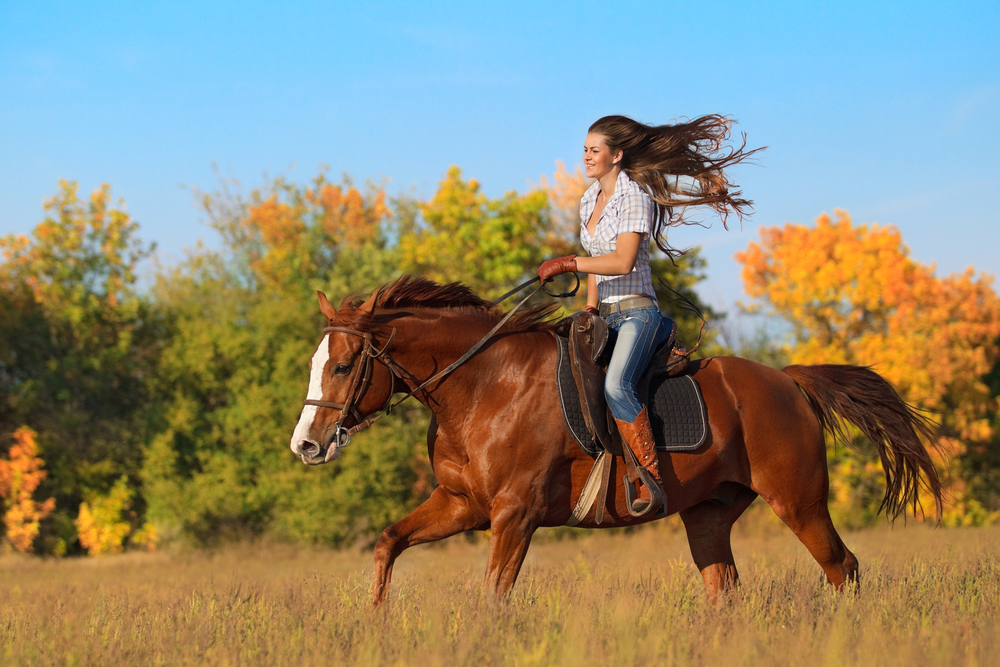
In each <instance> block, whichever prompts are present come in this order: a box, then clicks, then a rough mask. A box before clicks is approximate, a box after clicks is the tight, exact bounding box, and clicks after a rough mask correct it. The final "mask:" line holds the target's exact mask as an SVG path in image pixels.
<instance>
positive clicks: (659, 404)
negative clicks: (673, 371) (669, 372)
mask: <svg viewBox="0 0 1000 667" xmlns="http://www.w3.org/2000/svg"><path fill="white" fill-rule="evenodd" d="M646 405H647V406H648V409H649V424H650V426H652V427H653V437H654V438H655V440H656V448H657V449H658V450H660V451H666V452H684V451H690V450H692V449H697V448H699V447H701V446H702V444H704V442H705V438H707V437H708V419H707V418H706V415H705V401H704V400H703V399H702V397H701V388H700V387H698V383H697V382H695V381H694V378H692V377H691V376H690V375H681V376H680V377H675V378H668V377H667V376H665V375H660V376H657V377H654V378H653V379H652V381H651V382H650V383H649V398H648V400H647V402H646Z"/></svg>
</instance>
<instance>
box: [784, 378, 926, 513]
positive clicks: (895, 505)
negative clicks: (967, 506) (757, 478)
mask: <svg viewBox="0 0 1000 667" xmlns="http://www.w3.org/2000/svg"><path fill="white" fill-rule="evenodd" d="M783 371H784V373H786V374H787V375H788V376H789V377H791V378H792V379H793V380H794V381H795V383H796V384H798V385H799V387H800V388H801V389H802V391H803V392H805V395H806V398H807V399H809V404H810V405H811V406H812V409H813V412H814V413H816V418H817V419H818V420H819V423H820V426H821V427H822V428H823V429H824V430H826V431H829V432H830V434H831V435H833V436H834V438H836V439H838V440H840V441H841V442H844V443H846V444H847V445H848V446H852V443H851V439H850V438H848V437H847V434H846V430H845V427H844V422H845V421H846V422H849V423H851V424H853V425H854V426H856V427H857V428H858V429H859V430H860V431H861V432H862V433H864V434H865V435H866V436H867V437H868V439H869V440H871V441H872V443H873V444H874V445H875V448H876V449H877V450H878V455H879V458H880V459H882V469H883V471H884V472H885V497H884V498H883V499H882V504H881V505H880V506H879V511H880V512H881V511H882V510H883V509H884V510H885V511H886V515H887V516H889V517H890V518H891V519H895V518H896V517H898V516H899V515H900V514H902V513H903V512H904V511H906V508H907V506H908V505H912V507H913V512H914V514H916V511H917V506H918V505H919V504H920V501H919V492H920V486H921V485H923V486H924V487H925V488H926V489H927V490H929V491H930V492H931V493H932V494H933V496H934V505H935V514H936V517H937V520H938V522H939V523H940V521H941V481H940V480H939V479H938V474H937V471H936V470H935V469H934V464H933V462H932V461H931V458H930V456H929V455H928V454H927V450H926V449H925V448H924V445H923V443H921V442H920V438H919V437H918V434H919V435H923V436H924V437H925V438H927V440H928V441H930V442H933V441H934V439H935V433H934V428H933V426H934V424H933V422H931V421H930V420H929V419H928V418H927V417H925V416H923V415H921V414H919V413H918V412H917V411H916V410H914V408H913V407H912V406H910V405H908V404H907V403H906V401H904V400H903V399H902V397H901V396H900V395H899V394H898V393H896V390H895V389H893V387H892V385H891V384H889V382H888V381H887V380H886V379H885V378H883V377H882V376H881V375H879V374H878V373H876V372H875V371H873V370H871V369H870V368H865V367H861V366H846V365H836V364H822V365H817V366H788V367H787V368H785V369H783ZM921 473H923V476H922V477H921Z"/></svg>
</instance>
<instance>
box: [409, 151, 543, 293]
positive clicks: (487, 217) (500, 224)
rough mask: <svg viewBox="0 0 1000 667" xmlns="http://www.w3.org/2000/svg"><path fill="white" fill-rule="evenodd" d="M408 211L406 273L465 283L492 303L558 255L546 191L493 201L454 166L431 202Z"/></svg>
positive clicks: (474, 182)
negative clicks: (551, 239) (549, 237)
mask: <svg viewBox="0 0 1000 667" xmlns="http://www.w3.org/2000/svg"><path fill="white" fill-rule="evenodd" d="M407 211H408V212H409V215H408V216H407V217H405V218H404V219H402V220H401V221H400V222H401V224H400V238H399V251H400V268H401V269H402V270H403V271H404V272H407V273H415V274H419V275H423V276H427V277H428V278H431V279H433V280H437V281H439V282H452V281H461V282H464V283H466V284H467V285H469V286H470V287H472V288H473V289H474V290H475V291H476V292H478V293H479V294H481V295H483V296H485V297H487V298H493V297H497V296H499V295H500V294H502V293H504V292H506V291H507V290H508V289H510V288H511V287H513V286H514V285H516V284H517V283H519V282H521V281H523V280H524V279H525V278H526V277H528V276H530V275H531V274H532V273H534V271H535V270H536V269H537V268H538V265H539V264H541V263H542V262H543V261H544V260H545V259H547V258H549V257H550V256H552V255H553V248H552V247H550V246H549V245H548V244H547V243H546V230H547V229H548V228H549V209H548V199H547V196H546V194H545V192H544V191H542V190H532V191H531V192H528V193H527V194H524V195H519V194H517V193H515V192H508V193H507V194H505V195H504V196H503V197H501V198H499V199H490V198H489V197H487V196H486V195H485V194H483V193H482V191H481V187H480V184H479V182H478V181H476V180H475V179H469V180H464V179H463V178H462V172H461V170H460V169H459V168H458V167H454V166H453V167H451V168H449V169H448V173H447V174H446V175H445V178H444V180H442V181H441V183H440V184H439V185H438V190H437V192H435V193H434V196H433V197H432V198H431V199H430V201H428V202H426V203H421V204H419V205H417V206H410V207H409V208H408V209H407ZM558 247H560V248H562V247H563V246H558Z"/></svg>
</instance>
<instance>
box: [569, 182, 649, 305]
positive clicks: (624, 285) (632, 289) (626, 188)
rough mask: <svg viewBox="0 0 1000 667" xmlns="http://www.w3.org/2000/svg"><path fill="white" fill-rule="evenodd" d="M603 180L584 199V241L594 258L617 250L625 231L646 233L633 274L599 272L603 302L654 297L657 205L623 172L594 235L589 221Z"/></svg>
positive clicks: (594, 185) (581, 203) (581, 229)
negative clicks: (651, 246)
mask: <svg viewBox="0 0 1000 667" xmlns="http://www.w3.org/2000/svg"><path fill="white" fill-rule="evenodd" d="M600 191H601V183H600V181H598V182H596V183H594V184H593V185H591V186H590V188H588V189H587V192H585V193H584V195H583V198H582V199H581V200H580V241H581V242H582V243H583V247H584V248H585V249H586V250H587V253H589V254H590V256H591V257H599V256H600V255H607V254H608V253H612V252H614V251H615V247H616V244H617V241H618V235H619V234H622V233H624V232H638V233H640V234H642V240H641V241H640V242H639V255H638V256H637V257H636V258H635V266H634V267H633V268H632V272H631V273H627V274H625V275H624V276H602V275H597V276H596V278H597V297H598V299H600V301H601V302H603V303H614V302H615V301H621V300H622V299H625V298H627V297H630V296H633V295H636V294H645V295H647V296H654V295H655V292H654V291H653V276H652V274H651V273H650V271H649V235H650V233H651V229H652V225H653V216H654V215H655V213H656V208H655V207H654V205H653V200H652V199H650V197H649V195H647V194H646V192H645V191H644V190H643V189H642V188H641V187H639V184H638V183H636V182H635V181H633V180H632V179H631V178H629V177H628V175H627V174H626V173H625V172H624V171H622V172H619V174H618V180H617V181H615V191H614V194H612V195H611V199H609V200H608V203H607V205H606V206H605V207H604V211H603V212H602V213H601V219H600V220H598V221H597V228H596V229H595V230H594V232H595V233H594V236H591V235H590V232H589V231H588V230H587V221H588V220H590V214H591V213H593V211H594V207H595V206H596V205H597V195H598V193H600Z"/></svg>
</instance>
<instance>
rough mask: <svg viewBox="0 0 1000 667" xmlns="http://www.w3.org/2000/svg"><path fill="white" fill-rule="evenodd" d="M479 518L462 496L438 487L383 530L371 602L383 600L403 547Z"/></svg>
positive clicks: (472, 524) (445, 534)
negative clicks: (404, 515) (401, 518)
mask: <svg viewBox="0 0 1000 667" xmlns="http://www.w3.org/2000/svg"><path fill="white" fill-rule="evenodd" d="M478 523H479V520H478V519H477V518H476V516H475V515H474V514H473V512H472V511H471V510H470V508H469V506H468V503H466V502H465V500H464V499H463V498H459V497H456V496H453V495H451V494H450V493H448V492H447V491H445V490H444V489H442V488H441V487H440V486H439V487H438V488H436V489H434V491H433V492H431V496H430V498H428V499H427V500H425V501H424V502H423V503H421V504H420V506H419V507H417V509H415V510H413V511H412V512H410V513H409V514H408V515H407V516H406V518H404V519H403V520H402V521H397V522H396V523H394V524H392V525H391V526H389V527H388V528H386V529H385V530H384V531H382V536H381V537H380V538H379V540H378V542H377V543H376V544H375V581H374V582H373V585H372V601H373V603H374V604H375V605H376V606H377V605H379V604H381V603H382V602H383V601H384V600H385V594H386V590H387V589H388V587H389V580H390V578H391V577H392V564H393V563H394V562H395V561H396V558H397V557H398V556H399V554H401V553H402V552H403V550H404V549H407V548H408V547H412V546H414V545H417V544H424V543H426V542H434V541H436V540H443V539H444V538H446V537H451V536H452V535H456V534H458V533H461V532H462V531H466V530H472V529H473V528H476V527H477V524H478Z"/></svg>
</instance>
